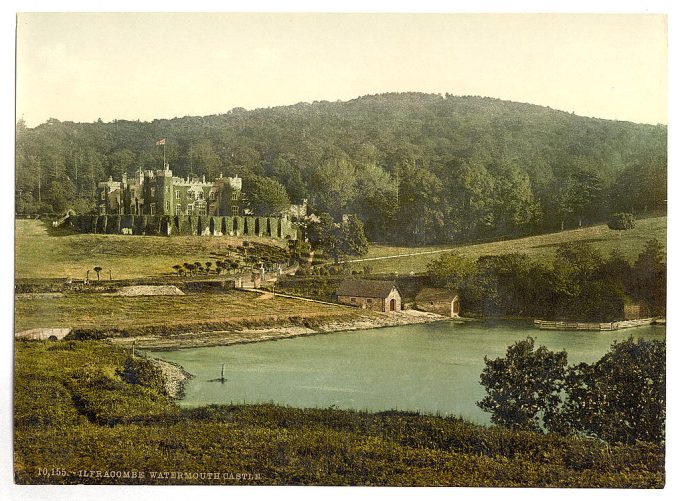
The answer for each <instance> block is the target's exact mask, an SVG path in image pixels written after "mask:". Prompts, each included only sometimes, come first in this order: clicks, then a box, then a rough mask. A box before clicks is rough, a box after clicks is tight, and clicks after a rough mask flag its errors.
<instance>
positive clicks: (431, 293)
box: [416, 287, 458, 301]
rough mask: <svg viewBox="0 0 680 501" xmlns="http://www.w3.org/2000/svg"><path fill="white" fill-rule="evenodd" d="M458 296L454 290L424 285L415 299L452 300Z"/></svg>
mask: <svg viewBox="0 0 680 501" xmlns="http://www.w3.org/2000/svg"><path fill="white" fill-rule="evenodd" d="M457 297H458V293H457V292H456V291H451V290H448V289H435V288H433V287H425V288H424V289H423V290H421V291H420V292H419V293H418V295H417V296H416V301H453V300H454V299H456V298H457Z"/></svg>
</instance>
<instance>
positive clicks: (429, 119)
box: [16, 93, 667, 244]
mask: <svg viewBox="0 0 680 501" xmlns="http://www.w3.org/2000/svg"><path fill="white" fill-rule="evenodd" d="M666 135H667V128H666V126H663V125H656V126H652V125H644V124H634V123H630V122H619V121H612V120H602V119H595V118H587V117H581V116H577V115H573V114H570V113H566V112H562V111H556V110H552V109H550V108H547V107H543V106H536V105H531V104H524V103H515V102H510V101H502V100H499V99H491V98H483V97H475V96H452V95H449V94H446V95H444V96H442V95H438V94H422V93H390V94H380V95H372V96H363V97H360V98H357V99H354V100H351V101H346V102H339V101H338V102H325V101H321V102H314V103H311V104H310V103H299V104H296V105H293V106H282V107H275V108H266V109H257V110H252V111H246V110H244V109H239V108H236V109H233V110H231V111H229V112H228V113H225V114H220V115H211V116H206V117H183V118H174V119H170V120H154V121H151V122H139V121H137V122H134V121H123V120H120V121H114V122H111V123H104V122H97V123H73V122H59V121H58V120H54V119H52V120H49V121H48V122H46V123H45V124H41V125H39V126H37V127H35V128H26V127H25V126H24V125H23V124H22V123H19V124H18V126H17V194H18V196H17V207H16V210H17V212H18V213H36V212H42V213H45V212H62V211H64V210H66V209H67V208H75V209H76V210H78V211H79V212H87V211H88V210H90V209H91V208H92V207H93V205H94V195H95V188H96V184H97V182H98V181H100V180H103V179H106V178H108V176H113V177H114V178H119V177H120V175H121V174H122V173H123V172H128V173H130V172H133V171H135V170H137V169H138V168H139V167H141V168H145V169H147V168H158V166H159V165H161V162H162V155H163V153H162V150H161V148H159V147H156V146H154V145H155V141H156V140H157V139H158V138H160V137H163V138H166V145H167V146H166V155H167V159H168V161H169V162H170V164H171V165H172V169H173V172H175V173H176V174H177V175H180V176H185V175H187V174H189V173H190V172H191V173H195V174H198V175H206V177H207V178H209V179H210V178H214V177H217V176H219V174H220V173H223V174H225V175H233V174H239V175H241V176H242V177H243V178H244V190H245V191H246V192H247V191H248V183H249V180H250V179H252V178H253V176H266V177H270V178H273V179H275V180H276V181H277V182H278V183H280V184H281V186H282V187H283V188H284V189H285V191H286V193H287V195H288V197H289V198H290V199H291V201H293V202H298V201H300V200H301V199H303V198H307V199H309V202H310V205H311V206H312V208H313V209H314V210H315V211H316V212H317V213H318V212H329V213H331V214H332V215H333V216H335V217H339V216H340V215H341V214H343V213H348V212H354V213H357V214H358V215H359V217H360V218H361V219H362V221H363V222H364V224H365V227H366V232H367V234H368V237H369V238H370V239H372V240H382V241H386V242H392V243H398V242H401V243H410V244H439V243H448V242H459V241H466V240H472V239H478V238H489V237H494V236H498V237H501V236H502V237H508V236H518V235H524V234H528V233H536V232H544V231H552V230H556V229H560V228H562V227H565V228H574V227H577V226H578V225H579V223H580V224H588V223H594V222H598V221H602V220H604V219H605V218H606V216H607V215H608V214H609V213H610V212H612V211H625V212H634V213H636V214H638V215H640V214H645V213H648V212H650V211H659V210H661V211H664V210H665V204H666V181H665V180H666V140H667V139H666Z"/></svg>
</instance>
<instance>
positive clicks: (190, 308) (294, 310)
mask: <svg viewBox="0 0 680 501" xmlns="http://www.w3.org/2000/svg"><path fill="white" fill-rule="evenodd" d="M15 308H16V309H15V319H16V321H15V330H16V332H20V331H23V330H26V329H32V328H37V327H51V328H57V327H71V328H74V329H97V328H101V329H106V328H107V327H115V328H117V329H119V330H126V329H131V330H132V329H144V328H145V327H153V326H163V327H164V328H172V327H173V326H178V327H186V329H191V326H206V325H210V324H220V323H224V322H234V323H237V322H248V321H253V322H257V321H262V320H267V319H272V318H274V317H282V318H283V317H290V316H293V315H298V316H304V317H306V318H308V317H315V316H327V315H347V314H348V313H350V314H351V313H352V311H353V310H349V309H348V308H346V307H342V306H332V305H325V304H319V303H311V302H307V301H299V300H296V299H287V298H282V297H278V296H277V297H276V298H272V297H271V296H262V295H260V294H257V293H249V292H230V293H228V294H223V293H199V294H188V295H186V296H136V297H125V296H107V295H104V294H101V293H68V294H66V295H65V296H64V297H60V298H53V299H50V298H46V297H40V296H32V297H23V296H17V298H16V303H15ZM186 329H185V330H186Z"/></svg>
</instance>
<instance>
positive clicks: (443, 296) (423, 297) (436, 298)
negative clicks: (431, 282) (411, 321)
mask: <svg viewBox="0 0 680 501" xmlns="http://www.w3.org/2000/svg"><path fill="white" fill-rule="evenodd" d="M416 308H417V309H419V310H421V311H429V312H430V313H437V314H438V315H444V316H446V317H457V316H458V314H459V313H460V300H459V299H458V293H457V292H454V291H450V290H447V289H435V288H431V287H426V288H424V289H423V290H421V291H420V292H419V293H418V294H417V295H416Z"/></svg>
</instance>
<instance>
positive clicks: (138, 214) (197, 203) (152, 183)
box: [63, 162, 307, 240]
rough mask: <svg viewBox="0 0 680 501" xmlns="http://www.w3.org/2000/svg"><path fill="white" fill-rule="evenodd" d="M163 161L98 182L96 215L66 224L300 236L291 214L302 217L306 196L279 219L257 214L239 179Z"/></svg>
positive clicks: (101, 229) (94, 229) (91, 229)
mask: <svg viewBox="0 0 680 501" xmlns="http://www.w3.org/2000/svg"><path fill="white" fill-rule="evenodd" d="M163 165H164V168H163V169H160V170H146V171H142V170H141V169H139V170H138V172H137V175H136V176H135V177H134V178H128V176H127V174H123V176H122V178H121V180H120V181H114V180H113V178H112V177H109V179H108V181H102V182H100V183H99V184H98V187H97V211H96V213H94V214H72V215H69V216H68V217H67V218H66V219H65V220H64V222H63V224H65V225H66V226H68V227H70V228H72V229H74V230H76V231H80V232H82V233H109V234H121V233H122V234H125V235H168V236H169V235H214V236H227V235H229V236H241V235H246V236H259V237H270V238H280V239H289V240H295V239H297V238H299V237H300V231H301V227H300V223H299V222H293V221H291V217H296V218H298V220H299V218H300V217H302V214H304V213H306V211H307V203H306V200H305V201H303V203H302V205H292V206H291V207H290V209H288V210H285V211H282V213H281V216H280V217H270V216H256V215H253V214H252V212H251V211H250V210H248V209H247V208H246V207H245V206H246V203H245V202H246V200H245V197H244V195H243V191H242V189H243V180H242V179H241V178H240V177H238V176H234V177H222V175H220V177H219V178H218V179H216V180H215V181H213V182H206V180H205V176H202V178H200V179H199V178H198V177H197V176H189V177H187V178H184V179H183V178H180V177H177V176H173V175H172V171H171V170H170V165H169V164H167V163H165V162H164V163H163Z"/></svg>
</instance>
